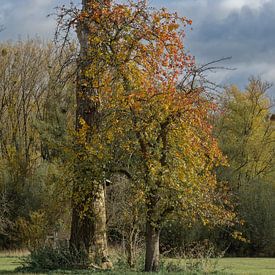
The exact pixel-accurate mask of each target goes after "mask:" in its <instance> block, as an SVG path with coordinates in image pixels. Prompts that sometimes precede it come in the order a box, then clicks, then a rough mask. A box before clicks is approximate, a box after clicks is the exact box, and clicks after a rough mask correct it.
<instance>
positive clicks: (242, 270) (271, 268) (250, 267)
mask: <svg viewBox="0 0 275 275" xmlns="http://www.w3.org/2000/svg"><path fill="white" fill-rule="evenodd" d="M221 269H224V271H225V272H227V273H229V274H230V273H231V274H243V275H244V274H247V275H250V274H253V275H256V274H260V275H269V274H270V275H272V274H274V275H275V258H223V259H221V260H219V262H218V270H221Z"/></svg>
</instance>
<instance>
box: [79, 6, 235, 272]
mask: <svg viewBox="0 0 275 275" xmlns="http://www.w3.org/2000/svg"><path fill="white" fill-rule="evenodd" d="M86 8H89V9H88V10H87V9H84V10H82V11H81V12H80V14H79V15H78V16H77V20H78V21H77V22H78V23H77V24H78V26H82V28H83V26H85V30H87V31H86V32H85V35H86V38H85V39H87V40H86V44H85V43H81V44H83V45H86V47H87V48H85V49H86V50H87V54H85V57H87V59H85V61H87V63H86V66H85V70H84V72H82V71H81V70H80V72H82V73H84V74H83V76H82V77H80V78H79V80H78V83H80V84H82V86H81V87H79V89H78V91H81V92H80V94H79V95H81V97H80V98H79V99H78V104H79V108H80V107H81V108H82V109H79V111H81V112H82V113H81V114H80V113H79V115H78V118H79V123H80V126H79V129H78V136H79V137H78V142H79V143H78V144H81V148H82V149H83V150H84V151H81V152H84V153H83V154H84V156H85V158H86V160H89V161H90V162H89V165H90V169H91V167H93V168H92V169H93V170H89V171H90V172H89V173H87V170H86V168H85V171H84V170H83V169H82V170H81V169H79V168H80V167H81V166H76V167H78V169H79V171H80V172H81V173H82V175H83V173H84V172H86V174H87V175H91V176H92V177H93V179H94V180H95V181H94V183H95V182H97V183H99V182H100V181H98V180H96V177H98V178H100V177H102V178H103V175H102V174H104V172H105V173H106V174H108V173H109V174H111V173H114V172H116V171H119V172H120V173H122V174H125V175H127V176H128V177H130V178H132V179H133V180H134V181H135V182H136V188H138V189H139V190H140V191H141V197H140V200H141V201H143V202H144V204H145V206H146V262H145V270H146V271H156V270H158V268H159V234H160V230H161V225H162V223H163V221H164V220H165V219H166V218H167V216H168V215H172V214H173V215H175V216H176V215H180V216H185V217H186V218H188V219H189V220H190V221H192V220H196V219H197V218H200V219H202V220H203V221H204V223H210V222H211V221H213V222H214V221H215V222H214V223H222V222H229V221H231V220H232V218H233V217H234V215H233V214H232V213H231V212H230V211H226V210H225V208H224V207H223V205H222V203H221V202H222V201H223V192H222V191H223V190H222V187H221V186H218V185H217V183H216V178H215V174H214V173H213V169H214V168H215V167H216V166H218V165H220V164H222V163H223V161H224V160H223V157H222V155H221V153H220V151H219V149H218V146H217V142H216V141H215V139H214V138H213V137H212V130H211V128H212V127H211V125H210V123H209V121H208V116H209V113H210V112H211V110H213V108H214V106H213V104H212V103H211V102H210V101H209V99H208V98H207V96H206V91H205V89H204V88H203V87H201V86H196V83H197V82H196V81H194V74H193V73H192V72H193V70H194V68H195V67H194V60H193V58H192V57H191V56H190V55H189V54H187V53H186V51H185V48H184V44H183V42H182V38H183V37H184V35H185V33H184V27H186V25H188V24H191V21H190V20H188V19H186V18H181V17H179V16H178V15H177V14H176V13H175V14H171V13H168V12H167V11H166V10H165V9H162V10H160V11H155V10H154V11H150V9H148V7H147V5H146V3H145V1H138V2H130V3H129V4H128V5H122V4H114V3H110V2H109V1H103V2H98V1H91V2H90V3H89V5H88V6H87V7H86ZM80 30H83V29H80ZM82 39H83V37H82ZM80 41H81V39H80ZM80 60H82V59H80ZM182 77H183V79H184V80H185V81H184V83H181V85H179V86H178V83H179V80H180V79H181V78H182ZM80 80H81V82H80ZM88 91H90V92H88ZM87 108H88V109H87ZM88 137H89V138H88ZM79 150H80V149H79ZM82 156H83V155H82ZM129 156H130V157H129ZM83 160H84V159H83V158H82V159H81V161H82V163H83ZM82 167H83V166H82ZM96 175H97V176H96ZM80 176H81V175H80ZM82 177H83V176H82ZM79 180H80V178H79ZM79 182H81V181H79ZM83 182H85V186H86V187H87V186H88V184H87V181H83ZM99 185H100V184H99ZM95 186H98V184H95V185H94V187H95ZM80 190H81V189H76V192H75V194H77V195H80ZM83 190H85V189H83ZM95 190H96V189H95ZM95 190H94V191H93V193H91V192H90V193H89V192H88V193H86V194H88V196H87V197H86V199H84V200H82V201H81V200H78V205H80V209H82V211H84V213H86V214H87V213H88V212H89V211H85V210H87V209H89V207H88V206H87V203H89V202H90V201H91V200H94V198H95V194H96V192H97V191H95ZM80 197H81V196H80ZM90 205H91V204H90ZM90 211H91V213H92V211H93V210H92V209H90ZM78 213H79V214H78V216H80V213H81V212H78ZM82 214H83V212H82ZM102 225H103V223H102ZM83 228H84V227H83ZM85 228H86V229H88V228H89V227H86V226H85ZM75 232H77V231H75ZM95 235H96V234H95ZM87 236H89V235H87Z"/></svg>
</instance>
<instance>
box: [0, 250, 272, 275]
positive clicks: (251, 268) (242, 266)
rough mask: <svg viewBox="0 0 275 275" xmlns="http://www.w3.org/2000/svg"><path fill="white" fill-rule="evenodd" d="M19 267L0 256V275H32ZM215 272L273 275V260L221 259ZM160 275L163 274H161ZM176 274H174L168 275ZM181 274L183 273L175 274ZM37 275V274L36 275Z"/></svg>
mask: <svg viewBox="0 0 275 275" xmlns="http://www.w3.org/2000/svg"><path fill="white" fill-rule="evenodd" d="M19 265H20V258H19V256H16V255H12V254H7V255H4V254H0V275H1V274H7V275H8V274H11V275H19V274H20V275H21V274H22V275H23V274H24V275H30V274H33V273H18V272H15V269H16V267H18V266H19ZM217 270H219V272H217V273H215V274H232V275H233V274H242V275H244V274H247V275H250V274H254V275H256V274H259V275H261V274H262V275H264V274H268V275H269V274H271V275H272V274H274V275H275V258H223V259H220V260H219V261H218V264H217ZM39 274H41V275H42V274H52V275H58V274H94V275H96V274H103V272H92V271H77V272H73V271H55V272H50V273H39ZM108 274H110V275H119V274H133V275H135V274H141V273H135V272H132V273H125V272H108ZM160 274H165V273H163V272H161V273H160ZM169 274H176V273H169ZM177 274H183V273H180V272H179V273H177ZM36 275H38V273H36Z"/></svg>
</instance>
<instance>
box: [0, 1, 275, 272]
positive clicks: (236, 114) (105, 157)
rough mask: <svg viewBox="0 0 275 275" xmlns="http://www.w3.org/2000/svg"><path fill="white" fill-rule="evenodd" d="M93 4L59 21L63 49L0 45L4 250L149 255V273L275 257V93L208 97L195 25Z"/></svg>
mask: <svg viewBox="0 0 275 275" xmlns="http://www.w3.org/2000/svg"><path fill="white" fill-rule="evenodd" d="M84 3H86V4H83V9H82V10H77V12H76V10H75V9H72V8H69V9H67V10H65V8H62V9H61V10H60V14H59V17H58V23H59V25H58V26H59V29H58V30H59V31H60V32H61V35H60V34H59V35H60V36H59V38H60V37H61V38H60V39H61V40H62V43H61V45H60V42H57V41H56V42H55V43H51V42H48V43H45V42H41V41H40V40H39V39H35V40H28V41H18V42H6V43H1V44H0V122H1V123H0V249H18V248H28V249H30V250H31V251H37V250H38V249H41V248H45V247H48V246H51V247H54V248H55V249H57V247H58V246H60V245H62V246H67V247H69V248H70V250H71V251H72V248H73V249H75V250H77V251H80V250H83V251H86V252H87V251H88V252H90V251H92V252H93V253H94V262H95V263H96V264H98V265H102V264H104V263H106V262H109V261H110V260H109V252H108V246H109V247H117V251H120V252H119V253H120V254H121V255H126V259H127V262H128V264H129V266H131V267H133V266H135V264H136V262H137V258H138V255H139V254H140V253H143V252H142V251H146V260H145V270H147V271H151V270H153V271H155V270H158V268H159V254H160V253H161V254H165V255H170V256H173V257H174V256H178V255H181V254H182V253H185V252H186V250H188V248H189V249H190V247H193V248H194V246H195V245H198V244H199V245H200V246H202V247H204V249H207V247H210V246H211V247H215V250H216V251H220V252H223V253H225V255H227V256H261V257H263V256H266V257H274V256H275V200H274V197H275V183H274V176H275V171H274V167H275V166H274V165H275V158H274V156H275V122H274V116H272V110H273V109H272V101H271V100H270V99H269V97H268V92H269V90H270V89H271V85H270V84H269V83H266V82H265V81H263V80H261V79H259V78H254V77H252V78H251V79H249V80H248V81H247V86H246V88H245V89H244V90H240V89H239V88H238V87H237V86H236V85H231V84H230V83H229V84H228V86H227V87H223V88H221V87H219V88H217V87H216V89H214V90H209V82H207V80H206V78H205V77H206V76H205V75H206V74H207V73H208V72H207V67H203V66H201V67H200V66H199V65H197V64H196V63H195V60H194V58H193V57H192V56H191V55H189V54H188V53H187V52H186V51H185V49H184V44H183V42H182V37H183V36H184V34H183V32H184V29H185V28H186V27H187V26H188V25H189V24H191V23H192V22H191V21H190V20H187V19H186V18H180V17H178V16H177V15H176V14H170V13H168V12H167V11H165V10H160V11H153V12H152V11H151V10H150V9H147V7H146V5H145V3H144V1H139V2H138V3H131V4H129V5H119V4H112V3H110V1H103V2H102V1H84ZM91 10H92V12H91ZM67 27H71V28H74V27H75V28H76V29H77V30H76V31H77V35H78V42H79V43H77V42H76V41H74V40H71V41H68V37H67V36H66V34H67V33H66V32H65V35H64V30H66V28H67ZM141 30H142V31H141ZM62 31H63V32H62ZM62 34H63V35H64V36H62ZM69 42H70V43H69ZM107 243H108V246H107ZM110 264H111V263H110Z"/></svg>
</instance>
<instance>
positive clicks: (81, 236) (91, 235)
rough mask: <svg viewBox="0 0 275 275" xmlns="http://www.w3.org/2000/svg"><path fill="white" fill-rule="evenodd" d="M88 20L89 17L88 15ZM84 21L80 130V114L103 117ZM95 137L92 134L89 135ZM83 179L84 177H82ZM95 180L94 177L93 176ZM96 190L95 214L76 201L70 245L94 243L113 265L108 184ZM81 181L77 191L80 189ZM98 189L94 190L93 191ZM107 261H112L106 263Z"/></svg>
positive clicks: (99, 257) (91, 121)
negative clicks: (108, 229)
mask: <svg viewBox="0 0 275 275" xmlns="http://www.w3.org/2000/svg"><path fill="white" fill-rule="evenodd" d="M93 2H100V3H101V0H82V10H83V11H86V12H88V13H90V12H92V10H91V8H90V6H91V3H93ZM85 20H87V19H85ZM85 20H84V22H81V23H80V24H79V25H78V28H77V36H78V40H79V44H80V54H79V59H78V75H77V84H76V85H77V87H76V89H77V90H76V99H77V110H76V130H77V131H79V130H80V129H81V125H80V118H82V119H84V120H85V122H86V123H87V125H88V126H90V127H97V125H98V121H99V118H100V117H99V113H98V104H97V103H96V102H93V101H91V96H93V95H96V94H97V90H96V89H94V88H93V87H92V84H91V80H90V79H89V78H88V77H87V76H86V74H85V72H86V70H87V69H88V65H89V54H88V53H89V28H88V24H87V22H85ZM87 139H89V140H90V139H92V136H87ZM78 180H80V181H81V179H78ZM91 180H92V179H91ZM96 190H97V191H96V194H94V193H91V197H94V198H95V199H94V202H93V204H92V210H91V212H92V213H91V216H92V217H91V218H90V217H84V218H81V207H79V206H78V205H77V204H76V203H74V202H73V203H72V204H73V211H72V224H71V237H70V247H72V248H76V249H81V248H84V249H85V250H86V251H87V252H89V251H90V248H91V244H92V243H93V244H94V248H95V251H94V252H95V261H96V264H98V265H101V266H103V267H107V268H109V267H110V265H111V264H110V263H109V260H108V251H107V236H106V209H105V192H104V186H103V183H102V185H101V184H100V185H99V186H98V187H97V189H96ZM78 191H79V189H78V188H77V183H76V186H75V190H74V192H78ZM93 192H94V191H93ZM106 263H109V264H108V265H107V266H106Z"/></svg>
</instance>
